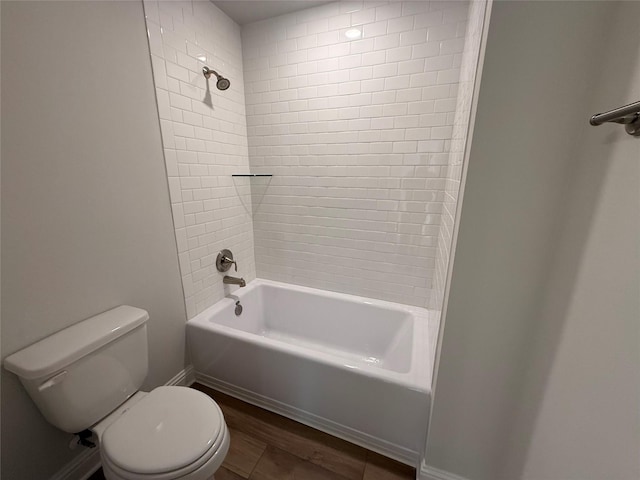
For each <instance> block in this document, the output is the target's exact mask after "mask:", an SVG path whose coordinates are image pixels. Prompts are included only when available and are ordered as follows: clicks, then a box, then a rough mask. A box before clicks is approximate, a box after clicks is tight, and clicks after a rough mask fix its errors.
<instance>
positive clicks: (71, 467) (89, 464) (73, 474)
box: [51, 447, 100, 480]
mask: <svg viewBox="0 0 640 480" xmlns="http://www.w3.org/2000/svg"><path fill="white" fill-rule="evenodd" d="M99 468H100V451H99V450H98V448H97V447H96V448H91V449H89V448H86V449H84V450H83V451H82V452H80V454H78V455H77V456H76V457H75V458H74V459H73V460H71V461H70V462H69V463H67V464H66V465H65V466H64V468H62V470H60V471H58V473H56V474H55V475H54V476H53V477H51V480H86V479H87V478H89V477H90V476H91V475H93V473H94V472H95V471H96V470H98V469H99Z"/></svg>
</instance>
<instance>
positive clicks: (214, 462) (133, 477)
mask: <svg viewBox="0 0 640 480" xmlns="http://www.w3.org/2000/svg"><path fill="white" fill-rule="evenodd" d="M229 443H230V437H229V431H228V429H227V428H226V426H225V429H224V432H223V435H221V438H220V441H219V442H216V444H215V445H214V446H213V447H212V448H211V449H210V450H209V452H207V454H206V455H204V456H203V457H202V458H201V459H199V460H198V461H197V462H194V463H193V464H191V465H188V466H186V467H184V468H181V469H179V470H173V471H170V472H164V473H160V474H152V475H148V474H140V473H133V472H128V471H124V470H122V469H121V468H119V467H118V466H117V465H114V464H113V463H111V461H110V460H109V458H107V457H105V456H102V458H101V460H102V469H103V471H104V474H105V477H106V478H107V479H108V480H210V479H211V478H212V476H213V474H214V473H215V472H216V471H217V470H218V468H220V465H222V462H223V461H224V458H225V457H226V455H227V452H228V451H229Z"/></svg>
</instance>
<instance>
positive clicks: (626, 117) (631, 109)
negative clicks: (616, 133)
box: [589, 102, 640, 136]
mask: <svg viewBox="0 0 640 480" xmlns="http://www.w3.org/2000/svg"><path fill="white" fill-rule="evenodd" d="M606 122H615V123H621V124H623V125H625V130H626V131H627V133H628V134H629V135H633V136H640V102H634V103H630V104H629V105H625V106H624V107H618V108H614V109H613V110H609V111H608V112H604V113H596V114H595V115H593V116H592V117H591V119H590V120H589V123H590V124H591V125H593V126H597V125H602V124H603V123H606Z"/></svg>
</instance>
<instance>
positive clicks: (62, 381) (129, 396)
mask: <svg viewBox="0 0 640 480" xmlns="http://www.w3.org/2000/svg"><path fill="white" fill-rule="evenodd" d="M148 319H149V315H148V314H147V312H146V311H144V310H141V309H139V308H135V307H129V306H126V305H123V306H120V307H117V308H114V309H113V310H109V311H108V312H105V313H102V314H100V315H96V316H95V317H92V318H89V319H87V320H84V321H82V322H80V323H77V324H75V325H73V326H71V327H69V328H66V329H64V330H62V331H60V332H58V333H55V334H53V335H51V336H50V337H47V338H45V339H43V340H41V341H39V342H38V343H35V344H33V345H31V346H29V347H27V348H25V349H23V350H20V351H19V352H16V353H14V354H13V355H11V356H9V357H7V358H6V359H5V361H4V365H5V368H6V369H7V370H9V371H11V372H13V373H15V374H16V375H18V377H20V381H21V382H22V384H23V385H24V387H25V388H26V389H27V391H28V392H29V395H30V396H31V398H32V399H33V401H34V402H35V403H36V405H37V406H38V408H39V409H40V411H41V412H42V414H43V415H44V416H45V418H46V419H47V420H48V421H49V422H50V423H51V424H53V425H55V426H56V427H58V428H60V429H61V430H64V431H65V432H69V433H78V432H81V431H84V430H86V429H89V430H91V431H92V432H93V433H94V434H95V435H96V436H97V438H98V443H99V446H100V457H101V460H102V468H103V471H104V475H105V477H106V478H107V479H108V480H169V479H185V480H187V479H188V480H209V479H211V478H212V477H213V474H214V472H215V471H216V470H217V469H218V468H219V467H220V465H221V464H222V461H223V460H224V457H225V456H226V454H227V451H228V450H229V431H228V429H227V425H226V424H225V421H224V417H223V415H222V411H221V410H220V407H218V405H217V404H216V403H215V402H214V401H213V400H212V399H211V398H210V397H208V396H207V395H205V394H204V393H202V392H199V391H197V390H193V389H190V388H186V387H158V388H156V389H154V390H152V391H151V392H149V393H145V392H139V391H138V389H139V388H140V386H141V385H142V383H143V381H144V379H145V377H146V375H147V370H148V359H147V327H146V322H147V320H148Z"/></svg>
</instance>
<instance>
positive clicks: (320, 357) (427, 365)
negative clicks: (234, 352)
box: [187, 278, 437, 395]
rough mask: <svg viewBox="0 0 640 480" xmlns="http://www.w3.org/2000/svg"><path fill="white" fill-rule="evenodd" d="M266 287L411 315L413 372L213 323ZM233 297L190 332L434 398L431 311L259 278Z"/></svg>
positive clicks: (204, 313)
mask: <svg viewBox="0 0 640 480" xmlns="http://www.w3.org/2000/svg"><path fill="white" fill-rule="evenodd" d="M262 285H264V286H271V287H275V288H281V289H286V290H293V291H298V292H302V293H307V294H312V295H317V296H321V297H327V298H338V299H343V300H347V301H351V302H355V303H364V304H367V305H373V306H380V307H383V308H385V309H391V310H400V311H403V312H404V313H407V314H409V315H410V318H411V321H412V322H413V325H412V327H413V338H412V339H411V345H412V352H411V364H410V368H409V371H408V372H397V371H394V370H389V369H385V368H383V367H380V366H374V365H371V364H367V363H366V362H364V361H357V362H355V361H352V360H349V359H346V358H342V357H339V356H337V355H332V354H329V353H325V352H322V351H320V350H314V349H311V348H309V347H303V346H298V345H294V344H291V343H288V342H285V341H281V340H278V339H274V338H269V337H265V336H262V335H258V334H255V333H250V332H247V331H244V330H240V329H235V328H233V327H228V326H226V325H222V324H219V323H215V322H214V321H213V320H212V317H213V316H214V315H215V314H219V313H220V312H222V310H224V309H227V308H232V307H233V306H234V305H235V303H236V301H237V300H236V299H235V298H233V297H237V299H238V300H240V301H242V299H243V297H245V296H246V295H248V294H250V292H252V291H253V290H255V289H257V288H259V287H260V286H262ZM231 295H232V296H229V295H228V296H226V297H225V298H223V299H221V300H219V301H218V302H216V303H215V304H213V305H212V306H210V307H208V308H207V309H205V310H203V311H202V312H201V313H199V314H198V315H196V316H195V317H193V318H191V319H190V320H188V321H187V328H189V327H192V328H193V327H195V328H199V329H205V330H210V331H214V332H217V333H218V334H220V335H223V336H228V337H231V338H234V339H236V340H240V341H244V342H248V343H251V344H254V345H256V346H258V347H261V348H273V349H276V350H280V351H283V352H285V353H288V354H290V355H293V356H299V357H302V358H305V359H307V360H312V361H318V362H320V363H323V364H326V365H330V366H333V367H337V368H340V369H346V370H350V371H353V372H354V373H357V374H360V375H365V376H367V377H372V378H376V379H381V380H384V381H385V382H388V383H392V384H395V385H399V386H401V387H404V388H409V389H412V390H415V391H419V392H422V393H425V394H427V395H431V382H432V370H433V361H434V356H435V352H432V351H431V350H432V344H433V342H432V339H431V338H430V336H431V335H433V334H434V325H432V322H433V315H430V312H429V310H427V309H425V308H421V307H416V306H412V305H403V304H399V303H394V302H388V301H385V300H377V299H371V298H367V297H361V296H357V295H350V294H345V293H338V292H332V291H328V290H321V289H316V288H311V287H304V286H300V285H294V284H290V283H284V282H277V281H274V280H266V279H262V278H256V279H254V280H252V281H250V282H249V283H247V286H246V287H244V288H238V289H236V290H234V291H233V292H232V293H231ZM435 331H437V329H435Z"/></svg>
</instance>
